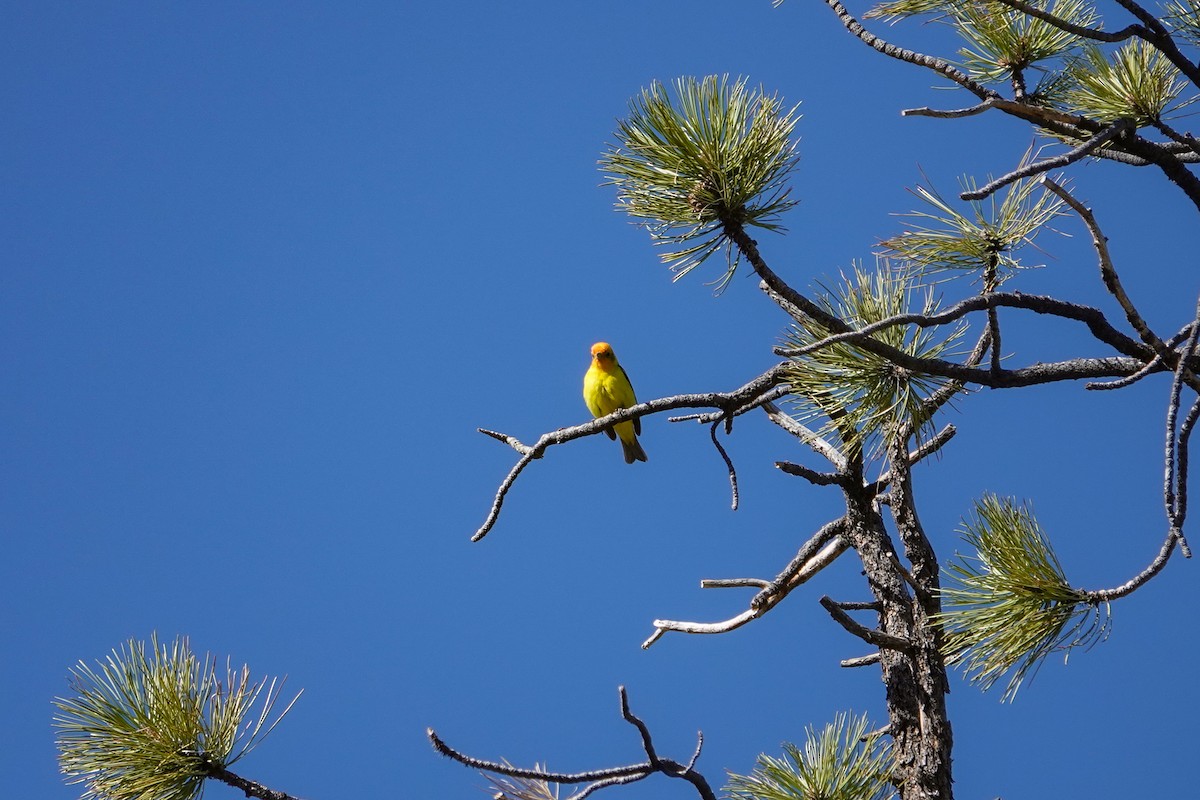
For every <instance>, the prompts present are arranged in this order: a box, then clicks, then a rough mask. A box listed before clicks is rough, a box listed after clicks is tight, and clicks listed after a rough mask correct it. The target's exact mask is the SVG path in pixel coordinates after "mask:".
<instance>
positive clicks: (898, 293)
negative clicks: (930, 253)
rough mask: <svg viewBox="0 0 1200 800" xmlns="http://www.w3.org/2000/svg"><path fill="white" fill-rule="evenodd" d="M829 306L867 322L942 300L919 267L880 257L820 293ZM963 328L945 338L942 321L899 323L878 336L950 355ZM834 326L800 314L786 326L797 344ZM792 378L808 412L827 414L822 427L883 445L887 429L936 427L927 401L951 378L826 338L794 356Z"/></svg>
mask: <svg viewBox="0 0 1200 800" xmlns="http://www.w3.org/2000/svg"><path fill="white" fill-rule="evenodd" d="M816 300H817V303H818V304H819V305H820V306H821V307H822V308H823V309H824V310H825V311H827V312H828V313H830V314H832V315H834V316H836V317H838V318H840V319H843V320H845V321H846V322H847V323H849V324H850V325H851V326H852V327H854V328H863V327H865V326H867V325H871V324H873V323H876V322H881V321H883V320H887V319H890V318H892V317H896V316H899V315H902V314H910V313H918V314H922V315H929V314H933V313H935V312H936V311H937V300H936V298H935V296H934V294H933V292H932V290H931V289H930V288H929V287H926V286H917V285H915V284H914V281H913V273H911V272H909V271H906V270H900V269H895V268H893V267H891V266H890V264H889V263H888V262H887V261H886V260H880V262H879V264H878V265H877V268H876V269H875V270H874V271H870V270H867V269H865V268H863V267H862V266H861V265H855V266H854V269H853V271H852V273H851V275H850V276H848V277H847V276H843V278H842V282H841V284H840V285H838V286H837V287H835V288H833V289H831V290H826V291H825V292H823V293H822V294H821V295H820V296H819V297H817V298H816ZM963 330H964V328H963V327H962V326H957V327H955V328H954V329H953V330H952V331H951V332H950V334H949V335H943V337H942V338H938V332H937V330H936V329H935V328H931V327H926V328H922V327H919V326H917V325H892V326H889V327H885V328H882V329H881V330H878V331H875V332H874V333H872V334H871V338H873V339H874V340H876V341H878V342H882V343H884V344H887V345H890V346H892V347H894V348H896V349H898V350H902V351H904V352H905V353H907V354H909V355H912V356H915V357H917V358H942V357H943V356H945V355H948V354H949V353H950V351H951V349H952V347H953V345H954V343H955V342H956V340H957V339H958V338H959V337H960V336H961V335H962V332H963ZM829 335H830V331H829V330H828V329H827V328H825V327H824V326H823V325H822V324H821V323H820V322H818V321H817V320H815V319H813V318H811V317H801V318H800V319H798V320H797V322H796V323H795V324H793V326H792V328H791V330H790V332H789V333H788V334H787V336H786V339H787V346H788V347H790V348H792V349H793V350H795V351H804V350H805V349H806V348H809V347H811V346H812V345H814V344H816V343H818V342H820V341H822V340H824V339H826V338H827V337H829ZM787 380H788V382H789V383H790V384H791V387H792V395H793V397H795V398H797V400H798V402H799V404H800V405H801V407H802V410H801V412H800V415H801V416H802V417H815V416H824V417H826V418H827V419H828V422H827V423H826V424H825V425H824V428H823V430H822V435H826V434H834V435H836V436H837V437H838V438H839V439H840V441H841V442H842V443H843V444H844V445H846V446H847V447H848V448H851V449H858V450H869V451H871V452H872V453H873V452H875V451H876V450H877V449H878V446H879V444H880V443H881V442H882V437H883V435H884V434H885V433H886V432H887V431H889V430H892V429H893V428H894V427H895V426H897V425H900V424H912V425H913V428H914V429H915V430H916V436H917V439H918V440H919V439H921V438H922V437H923V435H924V434H925V433H927V432H928V430H929V424H930V420H929V419H928V418H927V412H926V407H925V404H926V401H927V400H928V399H929V397H930V395H931V394H933V392H935V391H937V390H938V389H939V388H941V387H942V386H944V385H945V384H946V380H945V379H944V378H940V377H938V376H934V375H926V374H921V373H917V372H912V371H909V370H906V369H903V368H902V367H899V366H898V365H896V364H893V363H892V362H891V361H889V360H888V359H887V358H886V357H884V356H881V355H878V354H876V353H873V352H871V351H870V350H867V349H865V348H863V347H862V346H861V345H859V344H856V343H854V342H853V341H850V340H845V341H839V342H836V343H834V344H829V345H825V346H823V347H820V348H818V349H816V350H813V351H812V352H802V353H801V354H799V355H795V356H792V357H791V364H790V367H789V369H788V371H787Z"/></svg>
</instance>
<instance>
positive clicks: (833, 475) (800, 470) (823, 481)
mask: <svg viewBox="0 0 1200 800" xmlns="http://www.w3.org/2000/svg"><path fill="white" fill-rule="evenodd" d="M775 468H776V469H778V470H779V471H780V472H784V473H787V474H788V475H796V476H797V477H800V478H804V479H805V480H806V481H808V482H809V483H811V484H812V485H813V486H834V485H838V486H841V485H844V484H845V483H846V476H845V475H843V474H841V473H839V472H818V471H816V470H815V469H809V468H808V467H806V466H804V465H803V464H794V463H792V462H791V461H776V462H775Z"/></svg>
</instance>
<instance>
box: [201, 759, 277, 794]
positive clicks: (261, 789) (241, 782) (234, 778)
mask: <svg viewBox="0 0 1200 800" xmlns="http://www.w3.org/2000/svg"><path fill="white" fill-rule="evenodd" d="M208 774H209V776H210V777H213V778H216V779H217V780H219V781H221V782H222V783H227V784H229V785H230V786H232V787H233V788H235V789H238V790H240V791H241V792H243V793H244V794H245V795H246V797H256V798H258V800H298V798H296V797H293V796H292V795H290V794H287V793H285V792H280V791H276V790H275V789H268V788H267V787H266V786H263V785H262V784H261V783H257V782H255V781H251V780H247V779H246V778H243V777H242V776H240V775H235V774H233V773H232V772H230V771H229V770H227V769H225V767H222V766H220V765H218V764H209V765H208Z"/></svg>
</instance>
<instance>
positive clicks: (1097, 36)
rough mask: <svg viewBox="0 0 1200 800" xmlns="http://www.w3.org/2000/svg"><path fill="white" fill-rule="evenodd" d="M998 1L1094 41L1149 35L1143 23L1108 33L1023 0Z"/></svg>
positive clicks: (1144, 37)
mask: <svg viewBox="0 0 1200 800" xmlns="http://www.w3.org/2000/svg"><path fill="white" fill-rule="evenodd" d="M1000 2H1001V3H1004V5H1006V6H1011V7H1012V8H1015V9H1017V10H1018V11H1022V12H1024V13H1026V14H1028V15H1029V16H1031V17H1034V18H1036V19H1040V20H1041V21H1042V22H1045V23H1048V24H1050V25H1052V26H1054V27H1055V28H1058V29H1059V30H1060V31H1066V32H1067V33H1070V34H1073V35H1075V36H1079V37H1082V38H1084V39H1091V40H1092V41H1095V42H1109V43H1113V42H1123V41H1125V40H1126V39H1132V38H1133V37H1135V36H1138V37H1140V38H1143V39H1146V38H1147V36H1149V35H1150V31H1149V30H1147V28H1146V27H1145V26H1144V25H1129V26H1126V27H1124V28H1122V29H1121V30H1119V31H1116V32H1115V33H1108V32H1107V31H1102V30H1098V29H1096V28H1088V27H1085V26H1083V25H1076V24H1074V23H1073V22H1068V21H1067V20H1065V19H1063V18H1062V17H1058V16H1055V15H1054V14H1051V13H1050V12H1049V11H1046V10H1045V9H1042V8H1038V7H1037V6H1035V5H1031V4H1029V3H1026V2H1025V0H1000Z"/></svg>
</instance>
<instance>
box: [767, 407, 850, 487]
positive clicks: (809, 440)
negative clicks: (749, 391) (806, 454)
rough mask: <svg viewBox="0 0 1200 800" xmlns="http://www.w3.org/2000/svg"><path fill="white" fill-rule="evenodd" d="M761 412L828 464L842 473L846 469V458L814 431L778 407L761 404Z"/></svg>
mask: <svg viewBox="0 0 1200 800" xmlns="http://www.w3.org/2000/svg"><path fill="white" fill-rule="evenodd" d="M763 410H764V411H766V412H767V417H768V418H769V419H770V420H771V422H774V423H775V424H776V425H778V426H779V427H781V428H783V429H784V430H785V431H787V432H788V433H790V434H791V435H792V436H795V437H796V438H797V439H799V440H800V441H802V442H804V443H805V444H806V445H808V446H809V447H811V448H812V449H813V450H815V451H817V452H818V453H819V454H821V455H823V456H824V457H825V458H826V459H827V460H828V461H829V463H831V464H833V466H834V467H835V468H836V469H837V471H838V472H842V471H844V470H845V469H846V457H845V456H844V455H842V453H841V451H839V450H838V449H837V448H836V447H834V446H833V445H831V444H830V443H829V442H827V441H825V440H824V439H823V438H821V437H820V436H818V435H817V434H816V432H815V431H812V430H810V429H809V428H808V427H806V426H804V425H801V424H800V423H799V422H797V421H796V420H795V419H793V418H792V417H791V416H790V415H788V414H785V413H783V411H781V410H780V408H779V406H777V405H775V404H774V403H763Z"/></svg>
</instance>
